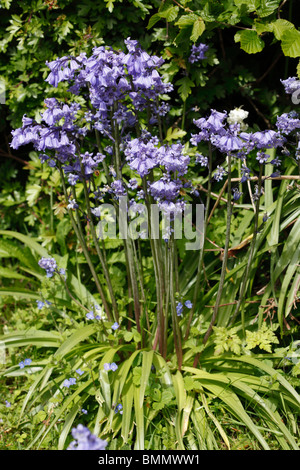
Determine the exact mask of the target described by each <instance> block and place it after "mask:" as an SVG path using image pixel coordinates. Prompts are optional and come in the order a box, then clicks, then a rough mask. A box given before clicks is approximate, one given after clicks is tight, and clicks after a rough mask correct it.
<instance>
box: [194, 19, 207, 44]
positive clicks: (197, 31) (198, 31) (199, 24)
mask: <svg viewBox="0 0 300 470" xmlns="http://www.w3.org/2000/svg"><path fill="white" fill-rule="evenodd" d="M204 30H205V23H204V21H203V19H202V18H200V17H199V18H198V19H197V20H196V21H195V22H194V24H193V30H192V34H191V41H193V42H196V41H197V40H198V38H199V37H200V36H201V35H202V34H203V32H204Z"/></svg>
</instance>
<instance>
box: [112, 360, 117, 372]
mask: <svg viewBox="0 0 300 470" xmlns="http://www.w3.org/2000/svg"><path fill="white" fill-rule="evenodd" d="M117 368H118V366H117V364H116V363H115V362H112V363H111V365H110V370H112V371H113V372H115V371H116V370H117Z"/></svg>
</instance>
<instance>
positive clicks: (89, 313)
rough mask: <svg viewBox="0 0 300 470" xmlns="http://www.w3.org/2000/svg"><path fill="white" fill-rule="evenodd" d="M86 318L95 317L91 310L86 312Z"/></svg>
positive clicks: (92, 318) (91, 318)
mask: <svg viewBox="0 0 300 470" xmlns="http://www.w3.org/2000/svg"><path fill="white" fill-rule="evenodd" d="M86 318H87V319H88V320H94V319H95V315H94V312H93V311H90V312H88V313H87V314H86Z"/></svg>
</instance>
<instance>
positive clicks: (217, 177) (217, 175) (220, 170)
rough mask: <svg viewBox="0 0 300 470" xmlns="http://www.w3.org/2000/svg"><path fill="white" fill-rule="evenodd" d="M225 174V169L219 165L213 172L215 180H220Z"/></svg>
mask: <svg viewBox="0 0 300 470" xmlns="http://www.w3.org/2000/svg"><path fill="white" fill-rule="evenodd" d="M225 174H226V171H225V170H224V168H223V167H222V166H220V165H218V166H217V169H216V172H215V174H214V178H215V180H216V181H221V180H222V179H223V176H224V175H225Z"/></svg>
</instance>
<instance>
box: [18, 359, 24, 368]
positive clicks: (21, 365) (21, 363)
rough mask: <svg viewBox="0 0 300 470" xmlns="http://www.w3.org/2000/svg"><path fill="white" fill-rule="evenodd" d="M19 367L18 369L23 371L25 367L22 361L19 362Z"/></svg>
mask: <svg viewBox="0 0 300 470" xmlns="http://www.w3.org/2000/svg"><path fill="white" fill-rule="evenodd" d="M19 367H20V369H24V367H25V364H24V361H21V362H19Z"/></svg>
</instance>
